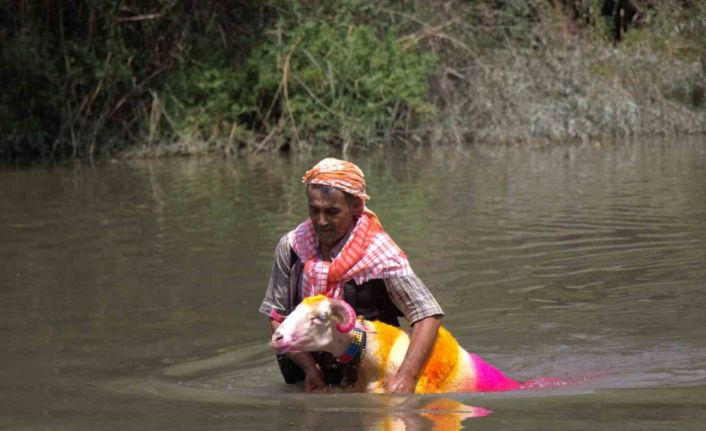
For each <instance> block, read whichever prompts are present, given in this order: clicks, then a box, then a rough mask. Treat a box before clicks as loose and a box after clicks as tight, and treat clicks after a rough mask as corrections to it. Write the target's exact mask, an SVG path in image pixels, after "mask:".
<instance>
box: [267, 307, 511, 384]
mask: <svg viewBox="0 0 706 431" xmlns="http://www.w3.org/2000/svg"><path fill="white" fill-rule="evenodd" d="M272 317H273V318H274V319H276V320H280V321H282V323H281V325H280V326H279V328H277V330H276V331H275V332H274V334H272V342H271V345H272V347H273V348H274V349H275V350H276V351H278V352H280V353H283V352H287V351H302V352H313V351H326V352H330V353H331V354H333V356H334V357H335V358H343V359H350V358H348V356H350V355H351V352H355V353H357V350H356V344H357V341H356V340H358V342H359V341H360V338H361V334H362V333H363V332H364V333H365V336H364V338H365V339H366V340H365V343H364V346H365V347H364V349H362V353H360V354H359V361H360V362H359V364H358V381H357V382H356V384H355V386H354V388H353V390H355V391H357V392H376V393H381V392H383V381H384V380H385V379H386V378H388V377H391V376H394V375H395V374H396V373H397V370H398V369H399V367H400V365H401V364H402V360H403V359H404V356H405V353H406V352H407V347H408V346H409V337H408V336H407V334H406V333H405V332H404V331H402V330H401V329H399V328H396V327H394V326H390V325H387V324H385V323H381V322H377V321H375V322H371V321H367V320H357V319H356V315H355V312H354V310H353V308H352V307H351V306H350V305H348V304H347V303H346V302H344V301H341V300H338V299H332V298H328V297H325V296H323V295H317V296H312V297H309V298H306V299H304V301H302V303H301V304H299V306H298V307H297V308H296V309H294V311H292V313H291V314H290V315H289V316H287V317H286V318H282V317H281V316H279V315H277V314H276V313H273V316H272ZM339 360H340V359H339ZM523 387H525V386H524V385H523V383H520V382H517V381H515V380H512V379H510V378H508V377H506V376H505V375H504V374H503V373H502V372H501V371H500V370H498V369H497V368H495V367H493V366H492V365H490V364H488V363H487V362H485V361H484V360H483V359H482V358H481V357H480V356H478V355H475V354H473V353H468V352H467V351H465V350H464V349H463V348H461V346H459V344H458V342H457V341H456V339H455V338H454V337H453V336H452V335H451V334H450V333H449V332H448V331H447V330H446V329H444V328H443V327H442V328H441V329H440V330H439V335H438V337H437V339H436V342H435V344H434V348H433V350H432V352H431V354H430V356H429V359H428V361H427V363H426V364H425V366H424V369H423V371H422V374H421V376H420V377H419V380H418V382H417V386H416V388H415V393H442V392H490V391H507V390H514V389H521V388H523Z"/></svg>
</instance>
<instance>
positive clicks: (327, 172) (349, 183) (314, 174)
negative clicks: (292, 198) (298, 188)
mask: <svg viewBox="0 0 706 431" xmlns="http://www.w3.org/2000/svg"><path fill="white" fill-rule="evenodd" d="M302 182H303V183H306V184H307V185H309V184H321V185H324V186H329V187H333V188H336V189H339V190H341V191H343V192H346V193H348V194H350V195H353V196H355V197H357V198H359V199H361V200H362V201H363V203H365V201H367V200H368V199H370V196H368V195H367V194H366V193H365V175H363V171H361V170H360V168H359V167H358V166H356V165H355V164H354V163H351V162H347V161H345V160H338V159H334V158H333V157H329V158H326V159H323V160H321V161H320V162H319V163H317V164H316V166H314V167H313V168H311V169H309V170H308V171H306V173H305V174H304V177H303V178H302Z"/></svg>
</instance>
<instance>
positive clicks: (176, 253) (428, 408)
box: [0, 139, 706, 430]
mask: <svg viewBox="0 0 706 431" xmlns="http://www.w3.org/2000/svg"><path fill="white" fill-rule="evenodd" d="M319 158H320V157H317V156H313V155H312V156H304V157H299V158H292V159H288V158H280V157H273V156H267V157H262V158H251V159H247V160H221V159H215V160H214V159H173V160H147V161H115V162H103V163H99V164H96V165H92V166H86V165H75V166H69V167H53V168H41V167H35V168H3V169H2V170H0V190H2V193H0V238H1V239H2V242H1V243H0V258H2V261H3V264H2V266H0V361H1V362H0V363H1V364H2V366H0V382H1V383H0V427H1V428H4V429H38V428H52V429H72V430H81V429H92V430H95V429H311V428H324V427H326V428H327V429H386V428H387V429H407V430H417V429H434V427H436V429H458V428H459V427H460V426H462V425H465V426H467V427H471V426H472V427H474V428H475V427H478V428H483V429H543V430H548V429H557V430H559V429H561V430H567V429H603V428H615V427H618V426H620V427H621V428H623V429H626V430H632V429H635V430H638V429H639V430H643V429H703V423H704V422H705V421H706V401H704V400H706V317H705V316H706V313H704V309H705V308H706V229H705V220H706V187H705V186H706V141H704V140H703V139H692V140H682V139H679V140H677V139H673V140H663V141H643V142H634V143H621V144H614V145H602V146H597V145H582V146H556V147H548V148H526V147H491V146H471V147H468V148H460V149H453V150H448V149H445V150H439V149H431V150H430V149H424V150H415V151H409V150H408V151H406V152H388V153H384V154H383V153H378V154H371V155H367V156H358V157H354V158H353V160H354V161H355V162H356V163H358V164H359V165H360V166H361V167H362V168H363V170H364V171H365V172H366V176H367V179H368V184H369V189H370V192H369V194H370V195H371V196H372V200H371V201H370V202H369V206H370V207H371V208H372V209H373V210H374V211H376V212H377V213H378V215H379V216H380V218H381V220H382V222H383V225H384V226H385V228H386V229H387V231H388V232H389V233H390V234H391V235H392V236H393V237H394V238H395V240H396V241H397V242H398V244H399V245H400V246H401V247H402V248H403V249H404V250H405V251H406V252H407V254H408V255H409V256H410V259H411V262H412V266H413V268H414V269H415V271H416V272H417V273H418V274H419V275H420V276H421V277H422V278H423V279H424V280H425V282H426V283H427V284H428V285H429V286H430V288H431V289H432V291H433V292H434V293H435V295H436V297H437V299H438V300H439V302H440V303H441V305H442V306H443V308H444V310H445V311H446V313H447V314H446V317H445V318H444V322H445V325H446V326H447V327H448V328H449V329H450V330H451V331H452V332H453V333H454V334H455V335H456V337H457V338H458V340H459V342H460V343H461V344H462V345H463V346H464V347H466V348H467V349H468V350H471V351H474V352H477V353H479V354H481V355H482V356H484V357H485V358H486V359H487V360H489V361H490V362H492V363H494V364H496V365H497V366H498V367H499V368H501V369H503V370H504V371H505V372H506V373H507V374H509V375H510V376H512V377H514V378H516V379H520V380H522V379H530V378H534V377H538V376H557V377H562V378H566V379H570V380H574V381H575V382H576V384H574V385H571V386H567V387H562V388H547V389H542V390H538V391H533V392H514V393H497V394H452V395H449V396H444V397H429V396H425V397H421V396H416V397H411V398H409V399H404V398H395V397H386V396H372V395H335V396H316V395H313V396H312V395H305V394H302V393H301V388H298V387H288V386H286V385H284V384H283V383H282V382H281V378H280V377H279V375H278V370H277V368H276V365H275V362H274V360H273V356H272V354H271V352H270V351H269V348H268V346H267V344H266V342H267V340H268V338H269V331H268V329H267V324H266V319H265V318H264V317H263V316H260V315H259V314H258V313H257V307H258V305H259V302H260V300H261V299H262V296H263V293H264V288H265V284H266V282H267V278H268V274H269V270H270V266H271V263H272V262H271V259H272V254H273V251H274V246H275V244H276V242H277V240H278V238H279V236H281V235H282V234H283V233H284V232H286V231H287V230H288V229H290V228H292V227H293V226H295V225H296V224H297V223H298V222H300V221H301V220H302V219H303V217H304V216H305V212H306V207H305V200H304V190H303V186H302V185H301V183H300V179H301V176H302V174H303V172H304V171H305V169H307V168H308V167H310V166H311V165H313V164H314V163H315V162H316V161H317V160H318V159H319Z"/></svg>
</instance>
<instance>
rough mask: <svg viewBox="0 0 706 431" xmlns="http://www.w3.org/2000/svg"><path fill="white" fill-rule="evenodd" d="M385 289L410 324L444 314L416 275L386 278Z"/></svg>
mask: <svg viewBox="0 0 706 431" xmlns="http://www.w3.org/2000/svg"><path fill="white" fill-rule="evenodd" d="M385 287H386V288H387V293H388V295H389V296H390V299H391V300H392V302H393V303H394V304H395V305H396V306H397V308H399V309H400V311H402V313H403V314H404V315H405V317H406V318H407V320H408V321H409V323H410V324H414V323H415V322H417V321H419V320H422V319H425V318H427V317H431V316H443V314H444V311H443V310H442V309H441V306H439V304H438V303H437V302H436V299H434V296H433V295H432V294H431V292H429V289H427V286H426V285H425V284H424V282H423V281H422V280H421V279H420V278H419V277H417V275H416V274H412V275H409V276H406V277H393V278H386V279H385Z"/></svg>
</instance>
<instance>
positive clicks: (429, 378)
mask: <svg viewBox="0 0 706 431" xmlns="http://www.w3.org/2000/svg"><path fill="white" fill-rule="evenodd" d="M458 353H459V347H458V342H457V341H456V339H455V338H454V337H453V336H452V335H451V334H450V333H449V332H448V331H447V330H446V329H444V328H443V327H442V328H439V335H438V336H437V337H436V342H435V343H434V349H433V350H432V353H431V355H430V357H429V360H428V361H427V363H426V365H425V367H424V370H423V371H422V376H421V377H420V378H419V381H418V382H417V388H416V392H417V393H433V392H446V391H447V390H448V385H449V384H452V383H456V382H454V379H455V378H457V375H458V370H457V368H458V365H459V361H458Z"/></svg>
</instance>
